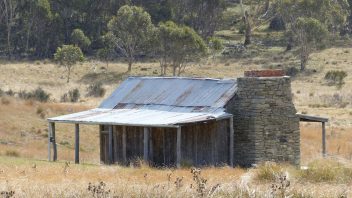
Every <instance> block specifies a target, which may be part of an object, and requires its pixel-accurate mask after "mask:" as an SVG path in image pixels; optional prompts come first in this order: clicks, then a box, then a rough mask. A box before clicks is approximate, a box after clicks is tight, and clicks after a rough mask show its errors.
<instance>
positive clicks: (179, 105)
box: [48, 77, 237, 127]
mask: <svg viewBox="0 0 352 198" xmlns="http://www.w3.org/2000/svg"><path fill="white" fill-rule="evenodd" d="M236 89H237V83H236V80H219V79H200V78H168V77H166V78H165V77H163V78H161V77H130V78H128V79H127V80H125V81H124V82H123V83H122V84H121V85H120V86H119V87H118V88H117V89H116V90H115V91H114V92H113V93H112V95H111V96H110V97H109V98H107V99H106V100H105V101H104V102H103V103H102V104H101V105H100V107H99V108H96V109H91V110H88V111H83V112H78V113H74V114H69V115H64V116H59V117H55V118H49V119H48V120H49V121H51V122H71V123H72V122H73V123H85V124H115V125H129V126H159V127H163V126H165V127H169V126H175V125H179V124H185V123H190V122H201V121H207V120H214V119H223V118H227V117H229V116H231V115H230V114H228V113H226V112H225V109H224V106H225V105H226V103H227V102H228V101H229V100H230V99H231V98H232V97H233V95H234V94H235V91H236Z"/></svg>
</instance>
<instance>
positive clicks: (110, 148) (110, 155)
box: [108, 125, 114, 164]
mask: <svg viewBox="0 0 352 198" xmlns="http://www.w3.org/2000/svg"><path fill="white" fill-rule="evenodd" d="M112 133H113V126H112V125H109V140H108V141H109V152H108V155H109V163H110V164H112V163H114V162H113V153H112V144H113V142H112Z"/></svg>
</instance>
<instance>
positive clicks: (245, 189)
mask: <svg viewBox="0 0 352 198" xmlns="http://www.w3.org/2000/svg"><path fill="white" fill-rule="evenodd" d="M350 170H351V169H350V168H349V166H348V165H343V164H341V163H337V162H334V161H331V160H319V161H315V162H312V164H310V165H309V168H308V169H307V170H300V169H298V168H295V167H292V166H288V165H280V164H275V163H264V164H261V165H259V166H258V167H257V168H253V169H241V168H229V167H219V168H202V169H199V168H184V169H155V168H151V167H149V166H147V165H143V166H139V167H133V168H131V167H121V166H95V165H84V164H83V165H75V164H69V163H66V162H56V163H48V162H44V161H34V160H24V159H23V160H22V158H12V157H1V156H0V193H1V194H0V197H1V198H2V197H94V198H98V197H99V198H100V197H119V198H120V197H139V198H144V197H170V198H173V197H195V198H198V197H199V198H203V197H234V198H242V197H244V198H252V197H268V198H284V197H285V198H286V197H292V198H296V197H297V198H298V197H304V198H305V197H307V198H308V197H350V196H352V194H351V191H350V189H351V181H350V180H349V178H350V177H351V175H350V174H351V172H350Z"/></svg>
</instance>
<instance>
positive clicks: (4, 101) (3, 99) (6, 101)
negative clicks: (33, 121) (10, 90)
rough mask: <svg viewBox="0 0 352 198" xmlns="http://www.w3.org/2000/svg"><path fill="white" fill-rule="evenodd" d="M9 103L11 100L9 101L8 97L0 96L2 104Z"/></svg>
mask: <svg viewBox="0 0 352 198" xmlns="http://www.w3.org/2000/svg"><path fill="white" fill-rule="evenodd" d="M10 103H11V101H10V99H9V98H7V97H3V98H1V104H3V105H8V104H10Z"/></svg>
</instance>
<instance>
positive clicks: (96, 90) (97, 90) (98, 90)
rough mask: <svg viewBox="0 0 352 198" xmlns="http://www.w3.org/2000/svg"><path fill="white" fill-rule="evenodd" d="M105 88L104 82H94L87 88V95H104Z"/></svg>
mask: <svg viewBox="0 0 352 198" xmlns="http://www.w3.org/2000/svg"><path fill="white" fill-rule="evenodd" d="M105 91H106V90H105V89H104V87H103V84H102V83H100V82H99V83H94V84H91V85H89V87H88V88H87V92H88V93H87V96H93V97H103V96H104V95H105Z"/></svg>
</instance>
